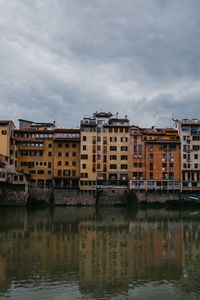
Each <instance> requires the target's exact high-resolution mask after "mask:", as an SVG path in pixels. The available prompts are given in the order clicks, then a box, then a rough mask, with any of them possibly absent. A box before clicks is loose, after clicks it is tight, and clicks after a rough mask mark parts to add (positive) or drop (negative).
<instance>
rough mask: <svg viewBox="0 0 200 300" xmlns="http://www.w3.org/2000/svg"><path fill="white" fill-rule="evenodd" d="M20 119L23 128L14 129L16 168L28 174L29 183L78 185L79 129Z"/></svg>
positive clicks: (56, 185)
mask: <svg viewBox="0 0 200 300" xmlns="http://www.w3.org/2000/svg"><path fill="white" fill-rule="evenodd" d="M20 122H22V123H23V124H22V128H20V129H15V130H14V137H13V139H14V144H15V147H16V149H17V150H16V151H17V155H18V156H17V157H18V159H17V169H18V170H19V171H21V172H24V173H25V174H27V175H28V176H29V182H30V185H31V186H32V187H34V186H38V187H53V186H54V187H66V188H70V187H78V186H79V177H80V175H79V152H80V150H79V148H80V146H79V145H80V138H79V135H80V130H79V129H64V128H56V126H55V123H35V122H32V123H30V121H25V120H23V121H21V120H20ZM20 124H21V123H20ZM26 124H28V126H27V128H26ZM31 124H32V125H31Z"/></svg>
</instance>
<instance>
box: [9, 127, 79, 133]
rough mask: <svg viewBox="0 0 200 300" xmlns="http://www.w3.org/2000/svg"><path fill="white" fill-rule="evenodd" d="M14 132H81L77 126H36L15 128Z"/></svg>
mask: <svg viewBox="0 0 200 300" xmlns="http://www.w3.org/2000/svg"><path fill="white" fill-rule="evenodd" d="M14 132H27V133H59V132H60V133H65V132H66V133H80V129H77V128H55V129H34V128H21V129H15V130H14Z"/></svg>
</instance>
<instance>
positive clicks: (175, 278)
mask: <svg viewBox="0 0 200 300" xmlns="http://www.w3.org/2000/svg"><path fill="white" fill-rule="evenodd" d="M199 221H200V220H199V219H197V218H196V219H195V218H193V219H191V218H188V217H187V214H186V213H185V214H183V213H180V212H178V211H175V212H173V211H165V210H148V211H143V210H140V211H133V212H130V210H128V209H126V208H100V209H98V210H97V211H96V209H95V208H87V209H84V208H55V209H54V210H53V211H51V210H49V209H44V210H32V211H27V210H26V209H14V208H13V209H11V208H9V209H2V210H1V211H0V292H1V293H5V292H6V291H7V290H8V289H9V288H10V286H11V284H12V283H13V282H15V283H20V282H26V283H30V284H33V285H35V286H37V285H39V284H40V282H41V281H45V280H46V281H48V282H49V284H51V283H54V282H57V281H59V282H63V283H64V282H72V281H74V282H76V283H78V285H79V288H80V291H81V292H82V293H85V294H93V295H94V294H95V293H97V292H98V294H99V293H100V292H102V294H103V293H104V294H105V293H107V294H112V295H113V294H118V293H119V292H126V291H127V290H128V289H129V287H130V285H131V286H132V287H134V286H138V285H142V284H144V282H158V281H170V282H176V284H177V287H178V288H180V289H181V290H184V291H185V292H190V291H191V289H192V288H193V289H196V291H198V292H200V284H199V282H200V251H199V250H200V249H199V247H200V235H199V232H200V231H199V229H200V222H199Z"/></svg>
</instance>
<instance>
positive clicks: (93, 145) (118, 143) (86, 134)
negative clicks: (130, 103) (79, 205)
mask: <svg viewBox="0 0 200 300" xmlns="http://www.w3.org/2000/svg"><path fill="white" fill-rule="evenodd" d="M80 147H81V148H80V174H81V178H80V188H81V189H96V187H97V188H99V187H100V188H101V187H108V186H119V187H120V186H121V187H122V186H127V185H128V180H129V120H128V119H127V116H125V118H119V117H118V114H117V115H116V116H113V115H112V114H111V113H104V112H99V113H98V112H96V113H94V114H93V117H84V118H83V120H82V121H81V146H80Z"/></svg>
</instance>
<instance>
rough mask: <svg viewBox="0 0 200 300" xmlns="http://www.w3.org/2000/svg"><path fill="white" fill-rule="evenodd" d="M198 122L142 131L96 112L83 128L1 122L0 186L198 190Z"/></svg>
mask: <svg viewBox="0 0 200 300" xmlns="http://www.w3.org/2000/svg"><path fill="white" fill-rule="evenodd" d="M199 139H200V120H197V119H192V120H188V119H184V120H173V126H172V128H156V127H151V128H140V127H138V126H135V125H131V124H130V123H129V120H128V118H127V116H125V117H124V118H120V117H119V116H118V114H116V115H113V114H111V113H104V112H96V113H94V114H93V116H92V117H88V116H86V117H84V118H83V119H82V120H81V122H80V128H78V129H67V128H58V127H57V126H56V124H55V122H53V123H37V122H31V121H27V120H22V119H20V120H19V129H16V128H15V125H14V123H13V122H12V121H0V181H10V182H12V183H18V184H20V183H21V184H23V183H24V182H25V181H27V180H28V183H29V186H31V187H33V186H38V187H52V186H53V187H57V188H78V189H80V190H96V189H106V188H109V187H118V188H120V187H127V186H129V187H130V189H140V190H148V189H150V190H152V189H153V190H180V191H182V190H199V189H200V140H199Z"/></svg>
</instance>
